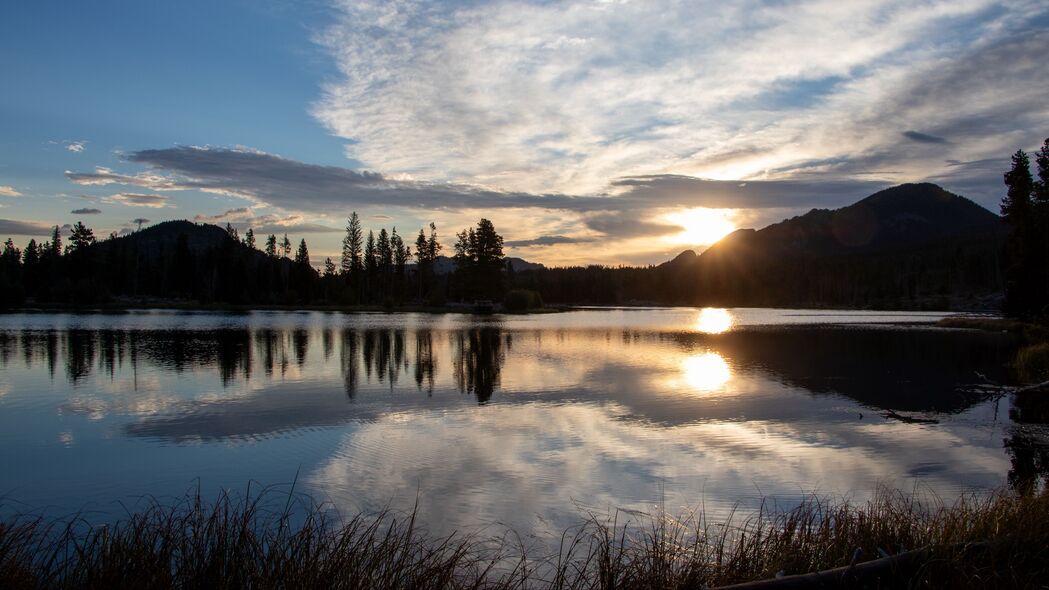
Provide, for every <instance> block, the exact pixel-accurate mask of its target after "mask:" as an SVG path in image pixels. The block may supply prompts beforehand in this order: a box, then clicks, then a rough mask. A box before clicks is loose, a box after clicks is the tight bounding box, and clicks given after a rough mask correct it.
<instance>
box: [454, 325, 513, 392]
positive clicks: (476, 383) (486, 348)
mask: <svg viewBox="0 0 1049 590" xmlns="http://www.w3.org/2000/svg"><path fill="white" fill-rule="evenodd" d="M451 338H452V346H453V349H454V351H455V352H454V355H455V358H454V361H453V365H452V368H453V374H454V377H455V383H456V385H457V386H458V387H459V390H460V391H462V392H463V393H472V394H474V395H476V396H477V401H478V403H482V404H483V403H485V402H487V401H488V400H490V399H491V398H492V393H494V392H495V390H496V389H497V388H498V387H499V374H500V371H501V370H502V368H503V362H504V361H505V360H506V356H505V353H504V352H503V339H502V331H501V330H500V329H499V328H498V327H496V326H490V325H486V326H483V327H477V328H470V329H467V330H459V331H457V332H455V333H453V334H452V336H451Z"/></svg>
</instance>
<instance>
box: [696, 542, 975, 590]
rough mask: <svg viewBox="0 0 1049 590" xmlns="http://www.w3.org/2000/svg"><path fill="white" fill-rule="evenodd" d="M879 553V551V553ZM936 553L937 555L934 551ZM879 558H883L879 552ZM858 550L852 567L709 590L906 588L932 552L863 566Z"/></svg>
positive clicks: (965, 547)
mask: <svg viewBox="0 0 1049 590" xmlns="http://www.w3.org/2000/svg"><path fill="white" fill-rule="evenodd" d="M990 546H991V544H990V543H988V542H981V543H967V544H960V545H957V546H949V547H946V548H941V549H943V550H944V551H948V552H950V551H958V550H960V551H962V552H969V551H973V550H976V551H983V550H987V549H989V548H990ZM879 551H880V550H879ZM936 553H938V552H936ZM882 555H885V554H884V552H882ZM859 556H860V550H859V549H857V550H856V553H854V554H853V556H852V564H850V565H846V566H843V567H837V568H834V569H829V570H823V571H821V572H812V573H809V574H797V575H793V576H783V577H779V578H771V579H768V580H757V581H755V582H743V583H741V584H732V585H731V586H718V587H716V588H713V589H712V590H815V589H824V588H859V589H866V588H908V587H910V584H909V582H910V580H911V579H912V578H913V577H914V576H915V574H917V573H918V572H919V571H920V570H921V568H923V567H925V566H926V565H927V564H928V563H929V562H930V560H931V559H932V557H933V556H934V550H933V549H932V548H929V547H925V548H922V549H915V550H913V551H905V552H903V553H899V554H897V555H888V556H885V557H882V558H880V559H873V560H871V561H865V562H863V563H856V561H857V559H858V558H859Z"/></svg>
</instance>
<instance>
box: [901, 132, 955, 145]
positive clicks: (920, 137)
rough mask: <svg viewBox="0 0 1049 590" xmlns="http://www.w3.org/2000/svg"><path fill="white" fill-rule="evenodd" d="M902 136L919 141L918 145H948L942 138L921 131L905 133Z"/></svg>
mask: <svg viewBox="0 0 1049 590" xmlns="http://www.w3.org/2000/svg"><path fill="white" fill-rule="evenodd" d="M902 135H903V136H904V137H906V138H907V139H909V140H911V141H917V142H918V143H947V140H946V139H944V138H942V137H936V136H935V135H927V134H925V133H922V132H920V131H904V132H903V133H902Z"/></svg>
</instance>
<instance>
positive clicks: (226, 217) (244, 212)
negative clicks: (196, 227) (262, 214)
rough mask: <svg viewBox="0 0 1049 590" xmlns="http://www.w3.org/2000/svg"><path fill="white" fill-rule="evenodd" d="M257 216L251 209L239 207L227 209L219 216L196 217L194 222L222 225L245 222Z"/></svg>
mask: <svg viewBox="0 0 1049 590" xmlns="http://www.w3.org/2000/svg"><path fill="white" fill-rule="evenodd" d="M254 216H255V214H254V213H252V211H251V207H237V208H236V209H227V210H226V211H223V212H222V213H219V214H217V215H195V216H194V217H193V221H196V222H197V223H220V222H231V221H243V220H245V219H251V218H252V217H254Z"/></svg>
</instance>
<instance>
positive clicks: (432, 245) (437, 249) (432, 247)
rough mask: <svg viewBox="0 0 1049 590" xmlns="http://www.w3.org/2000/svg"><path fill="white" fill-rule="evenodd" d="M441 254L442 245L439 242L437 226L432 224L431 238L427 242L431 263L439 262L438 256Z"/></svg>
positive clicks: (427, 254) (427, 252) (427, 253)
mask: <svg viewBox="0 0 1049 590" xmlns="http://www.w3.org/2000/svg"><path fill="white" fill-rule="evenodd" d="M440 253H441V244H440V243H438V242H437V224H436V223H434V222H432V221H431V222H430V237H429V238H428V239H427V240H426V257H427V259H428V260H429V261H430V263H431V264H432V263H434V262H436V261H437V255H438V254H440Z"/></svg>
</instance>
